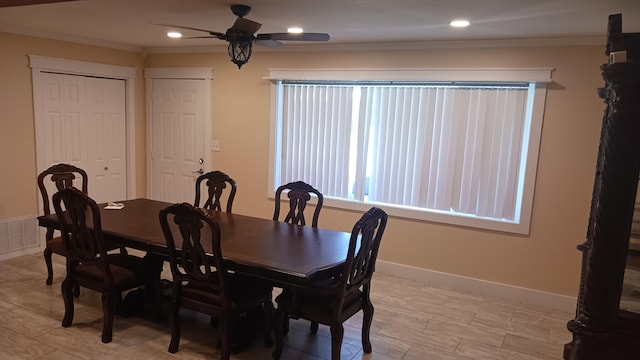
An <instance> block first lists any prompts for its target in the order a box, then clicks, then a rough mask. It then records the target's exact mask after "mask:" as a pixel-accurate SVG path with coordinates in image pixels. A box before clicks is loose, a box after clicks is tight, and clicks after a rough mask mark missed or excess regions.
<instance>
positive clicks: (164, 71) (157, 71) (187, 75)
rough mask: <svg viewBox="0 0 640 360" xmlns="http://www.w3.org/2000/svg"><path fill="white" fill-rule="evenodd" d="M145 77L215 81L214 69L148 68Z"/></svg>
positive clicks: (145, 70)
mask: <svg viewBox="0 0 640 360" xmlns="http://www.w3.org/2000/svg"><path fill="white" fill-rule="evenodd" d="M144 77H145V78H147V79H149V78H151V79H208V80H211V79H213V69H212V68H172V67H161V68H146V69H144Z"/></svg>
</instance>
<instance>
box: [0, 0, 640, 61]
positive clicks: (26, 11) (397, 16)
mask: <svg viewBox="0 0 640 360" xmlns="http://www.w3.org/2000/svg"><path fill="white" fill-rule="evenodd" d="M3 2H6V0H5V1H3V0H0V5H2V3H3ZM233 3H242V4H246V5H250V6H252V7H253V10H252V11H251V13H250V14H249V15H248V16H246V18H248V19H251V20H254V21H257V22H259V23H262V28H261V29H260V30H259V31H258V32H257V33H258V34H259V33H271V32H284V31H286V28H287V27H289V26H292V25H298V26H302V27H303V28H304V29H305V31H306V32H326V33H328V34H329V35H330V36H331V40H330V41H329V42H328V43H326V44H324V43H322V44H321V43H313V44H312V45H313V46H314V47H319V49H321V48H322V46H325V47H326V46H329V45H338V46H345V43H356V44H360V45H366V44H377V45H382V44H387V43H394V44H398V43H406V44H407V45H410V44H414V45H415V44H416V43H417V44H426V43H429V42H443V41H447V42H449V41H453V40H463V41H467V40H501V39H510V40H519V39H531V38H533V39H540V38H564V39H566V38H585V37H591V38H593V37H598V38H601V39H604V36H605V34H606V28H607V18H608V16H609V15H610V14H615V13H622V23H623V31H624V32H640V0H315V1H314V0H270V1H259V0H237V1H229V0H80V1H67V2H57V3H51V4H40V5H28V6H9V7H0V31H1V32H10V33H19V34H25V35H33V36H39V37H46V38H53V39H60V40H68V41H73V42H80V43H86V44H94V45H101V46H107V47H116V48H123V49H130V50H135V51H146V52H166V51H186V49H189V50H190V51H193V50H198V49H200V50H203V49H209V50H215V49H224V48H225V47H226V43H225V42H224V41H221V40H217V39H181V40H175V39H169V38H167V37H166V36H165V33H166V31H167V30H168V28H166V27H162V26H158V25H153V24H150V23H149V22H162V23H171V24H179V25H184V26H190V27H196V28H202V29H208V30H213V31H217V32H225V31H226V29H227V28H228V27H230V26H231V25H232V24H233V22H234V20H235V15H233V14H232V13H231V11H230V9H229V5H230V4H233ZM454 18H466V19H468V20H470V21H471V26H470V27H468V28H465V29H454V28H451V27H450V26H449V25H448V24H449V22H450V21H451V20H452V19H454ZM183 33H184V35H185V36H200V35H206V34H204V33H200V32H195V31H188V30H187V31H183ZM299 45H303V46H307V47H310V44H309V43H291V44H290V45H289V46H299ZM289 46H288V47H289ZM603 46H604V43H603Z"/></svg>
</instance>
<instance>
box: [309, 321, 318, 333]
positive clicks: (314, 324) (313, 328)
mask: <svg viewBox="0 0 640 360" xmlns="http://www.w3.org/2000/svg"><path fill="white" fill-rule="evenodd" d="M309 330H310V331H311V333H312V334H317V333H318V322H317V321H312V322H311V325H309Z"/></svg>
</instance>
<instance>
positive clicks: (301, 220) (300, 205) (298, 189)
mask: <svg viewBox="0 0 640 360" xmlns="http://www.w3.org/2000/svg"><path fill="white" fill-rule="evenodd" d="M285 190H288V192H287V197H288V198H289V211H288V212H287V215H285V217H284V220H283V221H284V222H288V223H291V224H294V225H306V220H305V217H304V211H305V208H306V206H307V202H309V201H310V200H311V195H312V194H313V195H315V196H316V198H317V203H316V206H315V209H314V211H313V217H312V219H311V226H312V227H314V228H317V227H318V217H319V216H320V210H322V202H323V199H324V198H323V196H322V193H321V192H320V191H318V190H317V189H316V188H314V187H313V186H311V185H309V184H307V183H305V182H303V181H294V182H290V183H288V184H284V185H282V186H280V187H278V189H277V190H276V195H275V209H274V212H273V220H275V221H278V219H279V218H280V205H281V204H280V201H281V197H282V192H283V191H285Z"/></svg>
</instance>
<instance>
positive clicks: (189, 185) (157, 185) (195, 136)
mask: <svg viewBox="0 0 640 360" xmlns="http://www.w3.org/2000/svg"><path fill="white" fill-rule="evenodd" d="M204 89H205V88H204V82H203V81H202V80H186V79H153V80H152V89H151V92H152V94H151V99H152V104H151V132H152V140H151V141H152V146H151V174H150V176H151V198H152V199H156V200H161V201H167V202H172V203H175V202H185V201H186V202H193V200H194V198H195V190H194V189H195V179H196V178H197V177H198V175H199V173H201V172H202V171H203V162H204V159H205V137H206V136H205V135H206V134H205V126H204V121H205V119H204V118H205V116H204V114H205V106H206V104H207V103H206V99H205V96H204V94H205V92H204Z"/></svg>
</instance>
